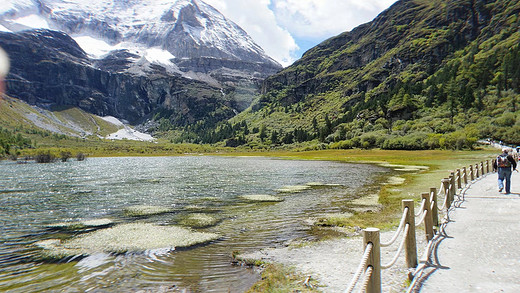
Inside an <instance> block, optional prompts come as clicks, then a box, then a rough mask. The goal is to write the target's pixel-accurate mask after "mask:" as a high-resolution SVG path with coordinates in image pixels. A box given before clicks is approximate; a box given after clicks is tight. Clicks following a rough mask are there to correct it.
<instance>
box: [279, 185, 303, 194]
mask: <svg viewBox="0 0 520 293" xmlns="http://www.w3.org/2000/svg"><path fill="white" fill-rule="evenodd" d="M310 188H311V187H310V186H309V185H288V186H284V187H282V188H279V189H276V191H277V192H280V193H298V192H302V191H304V190H307V189H310Z"/></svg>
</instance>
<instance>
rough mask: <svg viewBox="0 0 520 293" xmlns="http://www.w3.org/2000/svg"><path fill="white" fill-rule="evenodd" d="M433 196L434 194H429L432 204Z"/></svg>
mask: <svg viewBox="0 0 520 293" xmlns="http://www.w3.org/2000/svg"><path fill="white" fill-rule="evenodd" d="M434 195H435V193H434V192H430V202H433V196H434Z"/></svg>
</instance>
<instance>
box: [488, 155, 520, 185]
mask: <svg viewBox="0 0 520 293" xmlns="http://www.w3.org/2000/svg"><path fill="white" fill-rule="evenodd" d="M517 159H518V154H517V153H515V154H513V151H512V150H511V149H509V148H503V149H502V153H501V154H500V155H499V156H498V157H497V158H496V159H495V160H494V161H493V170H495V171H497V173H498V192H502V190H504V181H505V193H506V194H509V193H511V174H512V173H513V171H517V170H516V166H517V164H516V160H517Z"/></svg>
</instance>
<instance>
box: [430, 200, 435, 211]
mask: <svg viewBox="0 0 520 293" xmlns="http://www.w3.org/2000/svg"><path fill="white" fill-rule="evenodd" d="M434 206H435V202H434V201H432V203H431V204H430V211H433V207H434Z"/></svg>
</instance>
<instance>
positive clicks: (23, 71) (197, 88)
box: [0, 30, 236, 125]
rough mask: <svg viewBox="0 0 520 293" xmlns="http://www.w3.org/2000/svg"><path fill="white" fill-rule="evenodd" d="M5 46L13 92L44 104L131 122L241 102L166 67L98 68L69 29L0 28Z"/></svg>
mask: <svg viewBox="0 0 520 293" xmlns="http://www.w3.org/2000/svg"><path fill="white" fill-rule="evenodd" d="M0 46H2V47H3V48H4V49H5V50H6V52H7V53H8V54H9V55H10V58H11V60H12V61H11V62H12V65H11V67H12V70H11V72H10V73H9V75H8V77H7V94H8V95H10V96H12V97H15V98H19V99H22V100H25V101H27V102H29V103H31V104H35V105H38V106H41V107H53V106H56V105H70V106H77V107H80V108H82V109H84V110H86V111H88V112H91V113H94V114H97V115H101V116H106V115H111V116H115V117H118V118H122V119H125V120H127V121H129V122H130V123H138V122H141V121H143V119H145V118H149V117H150V116H151V115H153V114H155V113H158V112H161V111H163V112H164V111H166V112H167V113H168V114H169V117H170V118H171V120H172V122H174V123H175V124H176V125H184V124H188V123H194V122H195V121H199V120H205V119H207V118H208V117H210V116H211V119H212V120H218V119H227V118H229V117H231V116H232V115H234V113H233V107H236V105H235V103H234V102H232V101H225V99H224V97H223V94H222V93H221V89H220V88H216V87H212V86H210V85H208V84H207V83H204V82H199V81H195V80H190V79H186V78H183V77H180V76H175V75H171V74H164V72H162V71H161V70H157V71H156V73H154V74H149V75H146V76H138V75H132V74H128V73H117V72H113V71H108V70H101V69H98V68H97V67H96V66H94V64H93V63H94V62H93V61H92V60H90V59H89V58H88V57H87V56H86V54H85V53H84V52H83V51H82V50H81V49H80V48H79V47H78V46H77V44H76V43H75V42H74V40H72V39H71V38H70V37H68V36H67V35H66V34H64V33H59V32H55V31H49V30H36V31H24V32H21V33H17V34H13V33H0ZM119 60H120V59H119ZM105 63H106V64H105V66H108V64H110V65H112V66H115V67H117V68H120V67H121V66H122V64H111V63H110V62H109V60H105ZM123 65H124V64H123ZM159 69H160V68H159ZM217 110H218V113H219V114H218V115H217V114H215V112H216V111H217Z"/></svg>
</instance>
